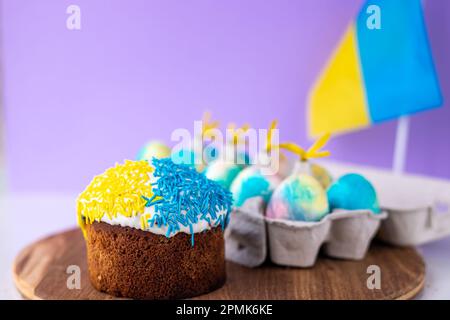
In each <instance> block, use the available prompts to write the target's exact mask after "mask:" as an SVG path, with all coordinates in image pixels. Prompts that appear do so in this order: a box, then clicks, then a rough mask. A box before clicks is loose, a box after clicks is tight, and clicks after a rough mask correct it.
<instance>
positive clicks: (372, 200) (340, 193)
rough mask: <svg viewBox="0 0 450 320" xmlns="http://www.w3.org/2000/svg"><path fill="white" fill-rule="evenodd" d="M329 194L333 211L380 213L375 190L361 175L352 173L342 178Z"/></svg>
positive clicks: (330, 188)
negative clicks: (363, 210) (369, 211)
mask: <svg viewBox="0 0 450 320" xmlns="http://www.w3.org/2000/svg"><path fill="white" fill-rule="evenodd" d="M327 194H328V201H329V203H330V208H331V210H333V209H346V210H360V209H367V210H371V211H372V212H374V213H380V206H379V204H378V199H377V193H376V191H375V188H374V187H373V186H372V184H371V183H370V182H369V181H368V180H367V179H366V178H364V177H363V176H362V175H360V174H356V173H350V174H346V175H344V176H342V177H340V178H339V179H338V180H336V181H335V182H334V183H332V184H331V186H330V187H329V188H328V191H327Z"/></svg>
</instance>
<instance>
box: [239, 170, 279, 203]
mask: <svg viewBox="0 0 450 320" xmlns="http://www.w3.org/2000/svg"><path fill="white" fill-rule="evenodd" d="M280 183H281V178H280V177H279V176H277V175H264V174H263V171H262V168H261V167H259V166H250V167H247V168H245V169H243V170H242V171H241V172H240V173H239V174H238V175H237V177H236V178H235V179H234V181H233V183H232V184H231V188H230V191H231V193H232V194H233V201H234V202H233V204H234V205H235V206H236V207H240V206H242V205H243V204H244V202H245V201H246V200H247V199H250V198H253V197H257V196H260V197H262V198H263V199H264V201H265V202H266V203H268V202H269V199H270V197H271V195H272V192H273V191H274V190H275V188H276V187H277V186H278V185H279V184H280Z"/></svg>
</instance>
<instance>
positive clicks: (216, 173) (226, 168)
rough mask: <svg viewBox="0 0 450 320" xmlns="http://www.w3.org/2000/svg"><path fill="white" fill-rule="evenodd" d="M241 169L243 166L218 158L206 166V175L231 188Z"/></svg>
mask: <svg viewBox="0 0 450 320" xmlns="http://www.w3.org/2000/svg"><path fill="white" fill-rule="evenodd" d="M241 171H242V167H241V166H238V165H237V164H234V163H231V162H226V161H223V160H221V159H218V160H215V161H213V162H211V163H210V164H209V165H208V166H207V167H206V170H205V176H206V177H207V178H208V179H211V180H213V181H216V182H218V183H219V184H220V185H221V186H222V187H224V188H226V189H227V190H229V189H230V186H231V183H232V182H233V180H234V178H236V176H237V175H238V174H239V172H241Z"/></svg>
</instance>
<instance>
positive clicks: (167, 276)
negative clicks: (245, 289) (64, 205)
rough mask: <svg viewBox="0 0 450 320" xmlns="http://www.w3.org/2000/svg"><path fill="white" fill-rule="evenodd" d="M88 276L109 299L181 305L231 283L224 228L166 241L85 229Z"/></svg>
mask: <svg viewBox="0 0 450 320" xmlns="http://www.w3.org/2000/svg"><path fill="white" fill-rule="evenodd" d="M86 247H87V260H88V268H89V276H90V280H91V283H92V284H93V286H94V287H95V288H96V289H97V290H99V291H103V292H106V293H108V294H111V295H114V296H119V297H128V298H135V299H181V298H189V297H193V296H197V295H200V294H204V293H207V292H210V291H212V290H215V289H218V288H220V287H221V286H222V285H223V284H224V283H225V279H226V274H225V252H224V251H225V248H224V240H223V232H222V229H221V228H220V227H217V228H214V229H211V230H208V231H204V232H201V233H196V234H195V244H194V246H193V247H192V246H191V235H189V234H186V233H182V232H180V233H178V234H176V235H175V236H173V237H170V238H167V237H165V236H164V235H156V234H153V233H151V232H148V231H142V230H138V229H134V228H130V227H122V226H114V225H110V224H107V223H103V222H94V223H93V224H88V225H86Z"/></svg>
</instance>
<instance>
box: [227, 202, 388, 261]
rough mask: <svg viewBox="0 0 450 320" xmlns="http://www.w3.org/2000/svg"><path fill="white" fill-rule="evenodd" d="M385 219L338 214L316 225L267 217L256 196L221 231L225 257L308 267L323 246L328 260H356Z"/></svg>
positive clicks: (358, 212) (366, 214) (354, 213)
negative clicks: (223, 237) (223, 239)
mask: <svg viewBox="0 0 450 320" xmlns="http://www.w3.org/2000/svg"><path fill="white" fill-rule="evenodd" d="M386 216H387V215H386V213H381V214H374V213H372V212H371V211H369V210H354V211H347V210H339V211H333V212H332V213H330V214H329V215H327V216H325V217H324V218H323V219H322V220H321V221H319V222H301V221H291V220H282V219H270V218H267V217H265V216H264V201H263V199H262V198H260V197H255V198H252V199H249V200H247V201H246V202H245V203H244V205H243V206H242V207H240V208H236V209H235V210H234V211H233V213H232V217H231V219H230V223H229V225H228V227H227V230H226V233H225V237H226V241H225V253H226V258H227V259H228V260H231V261H234V262H236V263H239V264H241V265H245V266H248V267H257V266H259V265H261V264H262V263H264V261H266V259H267V258H268V257H269V258H270V260H271V261H272V262H273V263H275V264H278V265H283V266H294V267H311V266H313V265H314V264H315V262H316V259H317V256H318V254H319V251H320V249H321V248H322V249H323V252H324V254H326V255H328V256H330V257H333V258H340V259H349V260H360V259H363V258H364V256H365V255H366V253H367V251H368V248H369V245H370V242H371V240H372V239H373V237H374V236H375V234H376V232H377V231H378V228H379V226H380V223H381V221H382V220H383V219H385V218H386Z"/></svg>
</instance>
